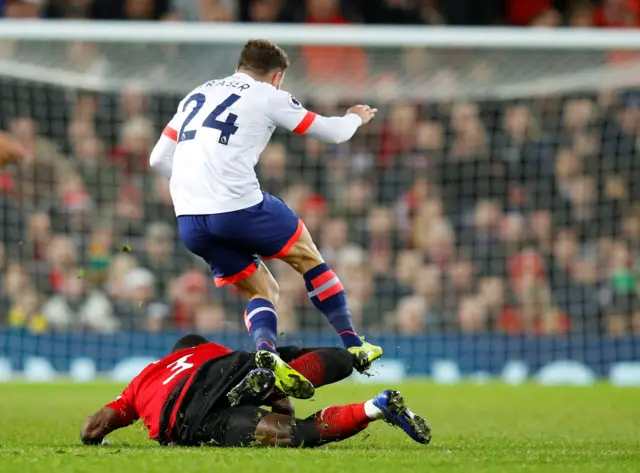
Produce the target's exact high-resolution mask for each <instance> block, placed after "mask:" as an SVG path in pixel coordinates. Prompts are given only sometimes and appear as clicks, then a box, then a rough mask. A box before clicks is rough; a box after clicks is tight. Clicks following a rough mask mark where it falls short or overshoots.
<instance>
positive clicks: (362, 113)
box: [347, 105, 378, 125]
mask: <svg viewBox="0 0 640 473" xmlns="http://www.w3.org/2000/svg"><path fill="white" fill-rule="evenodd" d="M377 111H378V109H377V108H371V107H369V106H368V105H354V106H353V107H351V108H350V109H349V110H347V115H348V114H350V113H354V114H356V115H358V116H359V117H360V118H361V119H362V124H363V125H366V124H367V123H369V122H370V121H371V120H372V119H373V117H375V116H376V112H377Z"/></svg>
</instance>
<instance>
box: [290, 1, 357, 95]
mask: <svg viewBox="0 0 640 473" xmlns="http://www.w3.org/2000/svg"><path fill="white" fill-rule="evenodd" d="M305 6H306V10H305V18H304V21H305V23H310V24H331V25H344V24H347V23H348V21H347V20H346V18H345V17H344V16H343V15H342V12H341V11H340V6H339V2H338V0H306V3H305ZM302 58H303V61H304V63H305V68H306V71H307V77H308V78H309V80H311V81H312V82H317V83H321V84H325V83H326V82H327V81H329V82H332V83H334V84H335V83H344V82H347V83H349V84H363V83H364V82H365V80H366V76H367V55H366V54H365V52H364V51H363V50H362V49H361V48H358V47H355V46H304V47H303V48H302Z"/></svg>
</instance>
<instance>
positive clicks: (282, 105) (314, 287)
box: [150, 40, 382, 398]
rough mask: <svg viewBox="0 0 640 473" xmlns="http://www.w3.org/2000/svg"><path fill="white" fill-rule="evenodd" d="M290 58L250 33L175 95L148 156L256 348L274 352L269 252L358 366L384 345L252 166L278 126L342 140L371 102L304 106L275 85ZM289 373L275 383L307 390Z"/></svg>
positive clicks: (305, 394)
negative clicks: (332, 108) (229, 58)
mask: <svg viewBox="0 0 640 473" xmlns="http://www.w3.org/2000/svg"><path fill="white" fill-rule="evenodd" d="M288 67H289V59H288V58H287V55H286V53H285V52H284V51H283V50H282V49H281V48H279V47H278V46H276V45H275V44H273V43H270V42H269V41H266V40H253V41H249V42H248V43H247V44H246V45H245V47H244V49H243V50H242V53H241V54H240V59H239V61H238V67H237V69H236V72H235V74H233V75H231V76H229V77H225V78H222V79H218V80H211V81H209V82H206V83H205V84H203V85H201V86H199V87H197V88H196V89H194V90H193V91H191V92H190V93H189V94H188V95H187V96H186V97H185V98H184V99H183V100H182V101H181V102H180V104H179V106H178V110H177V112H176V114H175V115H174V117H173V118H172V119H171V121H170V122H169V124H168V125H167V127H166V128H165V130H164V132H163V134H162V136H161V137H160V139H159V141H158V143H157V144H156V146H155V147H154V149H153V152H152V153H151V158H150V164H151V166H152V167H153V168H154V169H155V170H156V171H157V172H158V173H160V174H162V175H163V176H165V177H166V178H167V179H169V181H170V189H171V198H172V200H173V205H174V208H175V212H176V215H177V217H178V231H179V233H180V237H181V239H182V242H183V243H184V245H185V246H186V247H187V248H188V249H189V250H190V251H191V252H192V253H194V254H196V255H198V256H200V257H201V258H203V259H204V260H205V261H206V262H207V264H209V266H210V267H211V270H212V271H213V274H214V277H215V283H216V285H218V286H224V285H226V284H233V285H235V286H236V287H237V288H238V289H239V290H240V291H241V292H242V293H243V294H245V295H246V297H247V299H248V300H249V302H248V304H247V309H246V312H245V323H246V325H247V329H248V330H249V333H250V335H251V337H252V339H253V341H254V343H255V346H256V350H268V351H270V352H272V353H274V354H275V353H277V351H276V348H275V347H276V339H277V333H278V327H277V323H278V319H277V316H276V306H277V302H278V297H279V288H278V284H277V282H276V281H275V279H274V277H273V276H272V274H271V273H270V272H269V270H268V269H267V267H266V266H265V265H264V263H262V262H261V258H262V259H272V258H277V259H281V260H282V261H284V262H286V263H288V264H289V265H290V266H291V267H292V268H293V269H295V270H296V271H297V272H298V273H300V275H301V276H302V277H303V278H304V281H305V284H306V287H307V291H308V294H309V298H310V299H311V302H312V303H313V305H314V306H315V307H316V308H317V309H318V310H319V311H320V312H322V313H323V314H324V315H325V317H326V318H327V320H328V321H329V322H330V324H331V325H332V326H333V327H334V329H335V330H336V332H337V333H338V334H339V336H340V338H341V339H342V342H343V344H344V346H345V348H347V349H348V350H349V351H351V352H352V353H354V354H355V355H357V356H358V361H357V364H356V369H357V370H358V371H364V370H366V369H368V368H369V366H370V365H371V363H372V362H373V361H374V360H375V359H377V358H379V357H380V356H381V355H382V349H381V348H380V347H378V346H375V345H372V344H370V343H367V342H364V341H363V340H362V339H361V338H360V337H359V336H358V334H357V333H356V330H355V329H354V328H353V325H352V321H351V313H350V311H349V306H348V304H347V296H346V294H345V291H344V288H343V286H342V283H341V282H340V280H339V279H338V277H337V276H336V274H335V273H334V272H333V271H332V270H331V268H330V267H329V265H327V263H325V261H324V260H323V258H322V256H321V255H320V252H319V251H318V248H317V247H316V245H315V244H314V242H313V240H312V238H311V235H310V234H309V232H308V231H307V229H306V227H305V225H304V224H303V223H302V221H301V220H300V218H299V217H298V216H297V215H296V214H295V212H294V211H293V210H291V209H290V208H289V207H288V206H287V205H286V204H285V203H284V202H283V201H282V200H280V199H278V198H276V197H273V196H271V195H269V194H268V193H266V192H261V190H260V183H259V182H258V178H257V175H256V172H255V169H254V167H255V166H256V164H257V163H258V159H259V157H260V154H261V153H262V151H263V150H264V149H265V147H266V146H267V144H268V143H269V140H270V138H271V135H272V134H273V131H274V130H275V128H276V126H279V127H283V128H286V129H287V130H290V131H292V132H294V133H297V134H300V135H303V134H308V135H310V136H312V137H313V138H317V139H319V140H322V141H326V142H331V143H341V142H344V141H347V140H349V139H350V138H351V137H352V136H353V135H354V133H355V132H356V130H357V129H358V128H359V127H360V126H361V125H363V124H366V123H368V122H369V121H370V120H371V119H372V118H373V117H374V115H375V112H376V110H375V109H372V108H370V107H369V106H366V105H355V106H353V107H351V108H350V109H349V110H347V113H346V114H345V115H344V116H342V117H323V116H321V115H317V114H315V113H313V112H310V111H308V110H306V109H305V108H304V107H303V106H302V105H301V104H300V102H298V101H297V100H296V99H295V98H294V97H293V96H292V95H291V94H289V93H287V92H285V91H283V90H280V87H281V86H282V83H283V80H284V76H285V72H286V70H287V68H288ZM292 374H294V373H292ZM288 380H289V382H288V383H287V384H283V385H279V388H280V389H282V390H283V391H284V392H286V393H287V394H289V395H291V396H293V397H298V398H309V397H311V396H312V395H313V387H312V385H311V383H309V382H307V380H305V379H304V378H302V377H300V376H299V375H298V376H295V377H290V378H288ZM278 382H280V380H278Z"/></svg>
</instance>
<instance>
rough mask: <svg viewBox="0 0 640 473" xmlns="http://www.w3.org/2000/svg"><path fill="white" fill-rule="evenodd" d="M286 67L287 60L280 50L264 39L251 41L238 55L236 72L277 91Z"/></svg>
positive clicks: (285, 54)
mask: <svg viewBox="0 0 640 473" xmlns="http://www.w3.org/2000/svg"><path fill="white" fill-rule="evenodd" d="M288 67H289V58H288V57H287V53H285V52H284V51H283V49H282V48H280V47H279V46H277V45H275V44H273V43H272V42H271V41H267V40H266V39H251V40H249V41H247V44H245V45H244V48H243V49H242V52H241V53H240V60H239V61H238V68H237V69H236V70H237V71H238V72H246V73H249V74H250V75H252V76H254V77H255V78H256V79H258V80H260V81H263V82H268V83H269V84H271V85H273V86H274V87H276V88H278V89H279V88H280V86H281V85H282V81H283V80H284V74H285V72H286V71H287V68H288Z"/></svg>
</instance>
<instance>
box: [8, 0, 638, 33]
mask: <svg viewBox="0 0 640 473" xmlns="http://www.w3.org/2000/svg"><path fill="white" fill-rule="evenodd" d="M1 12H4V16H6V17H11V18H36V17H45V18H58V19H101V20H111V19H116V20H163V21H226V22H228V21H243V22H298V23H333V24H345V23H369V24H405V25H406V24H409V25H411V24H413V25H420V24H426V25H440V24H448V25H498V24H506V25H513V26H527V25H532V26H580V27H586V26H594V27H636V26H638V25H639V24H640V2H639V1H638V0H482V1H478V0H0V13H1ZM0 16H1V15H0Z"/></svg>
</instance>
